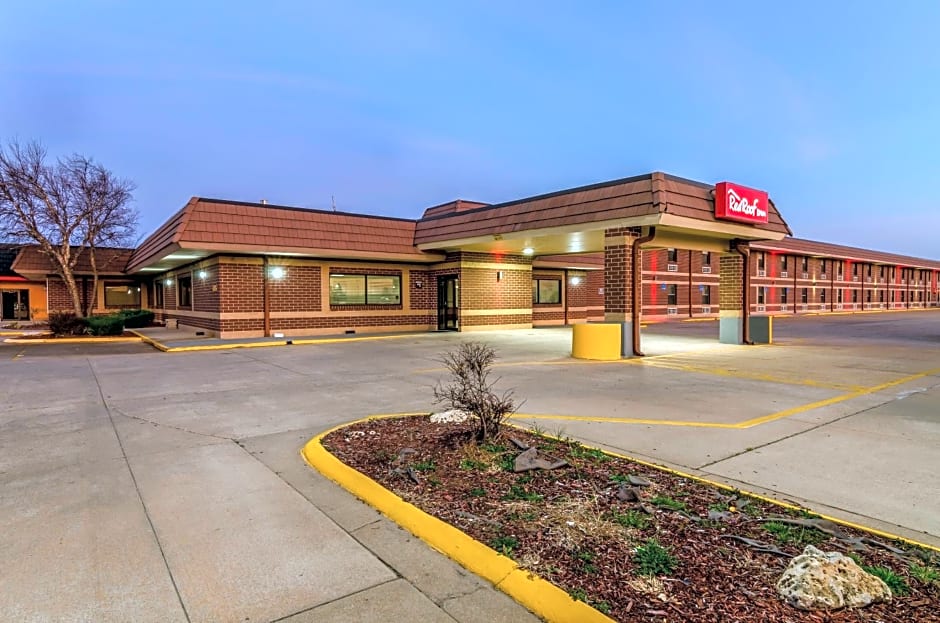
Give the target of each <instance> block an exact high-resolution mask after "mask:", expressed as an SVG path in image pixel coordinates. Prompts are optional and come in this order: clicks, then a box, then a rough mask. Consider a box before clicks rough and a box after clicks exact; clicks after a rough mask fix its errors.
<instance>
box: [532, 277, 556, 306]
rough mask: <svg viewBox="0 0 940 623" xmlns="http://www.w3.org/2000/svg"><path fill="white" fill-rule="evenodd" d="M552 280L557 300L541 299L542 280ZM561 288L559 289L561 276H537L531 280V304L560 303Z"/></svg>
mask: <svg viewBox="0 0 940 623" xmlns="http://www.w3.org/2000/svg"><path fill="white" fill-rule="evenodd" d="M543 281H546V282H554V283H555V284H556V285H557V292H558V300H557V301H554V300H552V301H543V300H542V285H541V284H542V282H543ZM562 296H563V295H562V290H561V278H560V277H557V278H556V277H547V278H544V279H543V278H541V277H539V278H537V279H533V280H532V304H533V305H561V301H562Z"/></svg>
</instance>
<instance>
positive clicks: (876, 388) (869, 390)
mask: <svg viewBox="0 0 940 623" xmlns="http://www.w3.org/2000/svg"><path fill="white" fill-rule="evenodd" d="M934 374H940V368H933V369H930V370H927V371H925V372H919V373H917V374H911V375H910V376H904V377H901V378H899V379H895V380H893V381H888V382H887V383H882V384H880V385H873V386H872V387H865V388H863V389H860V390H858V391H854V392H851V393H848V394H842V395H841V396H834V397H832V398H826V399H825V400H818V401H816V402H811V403H809V404H805V405H802V406H799V407H793V408H792V409H786V410H784V411H778V412H777V413H771V414H770V415H765V416H762V417H757V418H753V419H750V420H745V421H744V422H739V423H738V424H737V425H736V426H735V428H751V427H752V426H758V425H760V424H766V423H767V422H773V421H774V420H779V419H782V418H785V417H790V416H791V415H796V414H798V413H805V412H806V411H812V410H813V409H819V408H820V407H828V406H829V405H833V404H836V403H839V402H844V401H846V400H851V399H852V398H858V397H859V396H866V395H868V394H874V393H877V392H880V391H882V390H885V389H889V388H891V387H896V386H897V385H903V384H904V383H910V382H911V381H916V380H917V379H922V378H924V377H927V376H933V375H934Z"/></svg>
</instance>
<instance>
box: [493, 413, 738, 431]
mask: <svg viewBox="0 0 940 623" xmlns="http://www.w3.org/2000/svg"><path fill="white" fill-rule="evenodd" d="M512 418H513V419H517V420H565V421H576V422H600V423H610V424H652V425H656V426H687V427H691V428H737V427H738V425H737V424H723V423H720V422H690V421H686V420H654V419H644V418H630V417H600V416H592V415H549V414H543V413H514V414H513V415H512Z"/></svg>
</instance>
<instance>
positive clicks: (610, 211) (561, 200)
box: [415, 173, 790, 245]
mask: <svg viewBox="0 0 940 623" xmlns="http://www.w3.org/2000/svg"><path fill="white" fill-rule="evenodd" d="M713 193H714V187H713V186H712V185H710V184H703V183H700V182H694V181H692V180H686V179H682V178H678V177H673V176H671V175H665V174H663V173H649V174H646V175H639V176H636V177H628V178H624V179H620V180H614V181H611V182H603V183H600V184H592V185H590V186H582V187H580V188H572V189H569V190H562V191H559V192H554V193H549V194H547V195H538V196H535V197H530V198H528V199H519V200H516V201H509V202H507V203H500V204H496V205H491V206H485V207H481V208H476V209H472V210H466V211H461V212H453V213H445V214H438V213H435V215H434V216H428V215H426V216H425V218H423V219H421V220H420V221H419V222H418V226H417V229H416V231H415V244H416V245H421V244H432V243H435V242H446V241H453V240H460V239H467V238H474V237H478V236H485V235H493V234H505V233H511V232H516V231H521V230H527V229H547V228H552V227H562V226H567V225H581V224H587V223H592V222H601V221H610V220H617V219H625V218H631V217H640V216H648V215H656V214H662V213H666V214H674V215H676V216H681V217H688V218H693V219H697V220H702V221H712V222H714V221H715V215H714V198H713ZM755 228H756V229H759V230H765V231H772V232H777V233H786V234H789V233H790V229H789V227H787V224H786V223H785V222H784V220H783V219H782V218H781V217H780V214H779V213H778V212H777V209H776V207H775V206H774V205H773V203H771V206H770V215H769V222H768V223H767V224H766V225H760V226H756V227H755Z"/></svg>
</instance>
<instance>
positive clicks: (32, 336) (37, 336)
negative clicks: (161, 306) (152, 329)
mask: <svg viewBox="0 0 940 623" xmlns="http://www.w3.org/2000/svg"><path fill="white" fill-rule="evenodd" d="M103 337H133V338H140V336H139V335H136V334H134V333H131V332H130V331H123V332H121V333H119V334H117V335H88V334H86V335H55V334H54V333H50V332H46V333H28V334H25V335H19V336H17V337H16V341H18V342H19V341H23V340H55V339H68V340H69V341H74V340H76V339H87V340H88V341H89V342H94V341H95V340H100V339H101V338H103Z"/></svg>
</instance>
